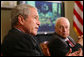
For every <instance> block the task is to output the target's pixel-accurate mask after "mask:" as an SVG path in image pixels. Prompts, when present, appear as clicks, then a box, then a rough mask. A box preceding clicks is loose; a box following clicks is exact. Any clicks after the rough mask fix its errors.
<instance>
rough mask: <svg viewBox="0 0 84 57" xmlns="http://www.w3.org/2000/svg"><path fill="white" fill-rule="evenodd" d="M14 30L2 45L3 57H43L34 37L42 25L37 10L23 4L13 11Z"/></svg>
mask: <svg viewBox="0 0 84 57" xmlns="http://www.w3.org/2000/svg"><path fill="white" fill-rule="evenodd" d="M11 22H12V23H11V24H12V29H11V30H10V31H9V32H8V34H7V35H6V36H5V38H4V40H3V42H2V44H1V53H2V54H3V56H42V55H43V53H42V51H41V49H40V46H39V45H38V43H37V41H36V40H35V39H34V36H35V35H37V31H38V28H39V25H40V21H39V16H38V12H37V9H36V8H34V7H33V6H30V5H26V4H22V5H17V6H16V7H15V8H13V10H12V15H11Z"/></svg>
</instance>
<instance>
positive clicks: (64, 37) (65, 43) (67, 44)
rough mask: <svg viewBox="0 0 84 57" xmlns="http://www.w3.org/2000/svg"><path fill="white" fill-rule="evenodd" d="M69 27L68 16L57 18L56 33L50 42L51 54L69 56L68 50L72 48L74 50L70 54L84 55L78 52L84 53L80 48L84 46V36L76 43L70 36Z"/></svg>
mask: <svg viewBox="0 0 84 57" xmlns="http://www.w3.org/2000/svg"><path fill="white" fill-rule="evenodd" d="M69 29H70V23H69V21H68V19H67V18H65V17H60V18H58V19H57V20H56V24H55V33H54V34H53V37H52V38H51V40H49V43H48V47H49V51H50V53H51V56H69V55H70V54H68V52H69V51H70V49H71V50H72V54H71V55H70V56H82V55H79V54H78V55H76V54H77V53H78V52H79V51H80V52H79V53H82V49H80V48H83V37H81V38H79V40H78V41H77V43H76V42H75V41H74V40H73V39H72V38H71V37H70V36H69ZM79 49H80V50H79ZM67 54H68V55H67Z"/></svg>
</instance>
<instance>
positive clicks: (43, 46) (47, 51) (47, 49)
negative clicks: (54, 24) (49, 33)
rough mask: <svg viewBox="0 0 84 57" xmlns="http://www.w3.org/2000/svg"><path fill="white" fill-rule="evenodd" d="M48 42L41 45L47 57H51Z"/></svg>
mask: <svg viewBox="0 0 84 57" xmlns="http://www.w3.org/2000/svg"><path fill="white" fill-rule="evenodd" d="M47 45H48V41H44V42H42V43H40V46H41V49H42V51H43V53H44V55H45V56H50V52H49V48H48V46H47Z"/></svg>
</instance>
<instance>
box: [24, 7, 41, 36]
mask: <svg viewBox="0 0 84 57" xmlns="http://www.w3.org/2000/svg"><path fill="white" fill-rule="evenodd" d="M30 11H31V12H30V14H29V16H28V18H26V20H25V21H24V25H23V26H24V30H25V32H26V33H29V34H32V35H37V31H38V28H39V25H40V21H39V16H38V12H37V10H36V9H34V8H31V9H30Z"/></svg>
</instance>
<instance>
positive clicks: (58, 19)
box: [55, 17, 70, 27]
mask: <svg viewBox="0 0 84 57" xmlns="http://www.w3.org/2000/svg"><path fill="white" fill-rule="evenodd" d="M61 19H65V20H66V21H67V22H68V23H69V26H70V22H69V20H68V18H66V17H59V18H57V19H56V21H55V27H56V26H57V25H58V24H57V23H58V22H59V21H60V20H61Z"/></svg>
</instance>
